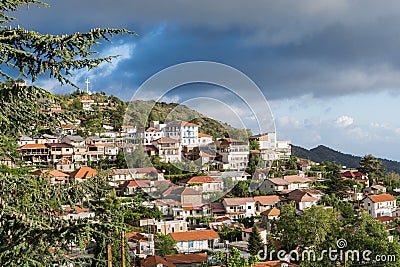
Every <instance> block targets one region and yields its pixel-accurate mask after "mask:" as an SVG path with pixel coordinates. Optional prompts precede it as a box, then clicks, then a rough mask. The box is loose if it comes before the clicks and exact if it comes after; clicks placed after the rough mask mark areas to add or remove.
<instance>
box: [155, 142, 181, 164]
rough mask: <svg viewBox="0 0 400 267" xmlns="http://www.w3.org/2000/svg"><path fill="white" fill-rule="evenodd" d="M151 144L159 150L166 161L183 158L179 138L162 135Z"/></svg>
mask: <svg viewBox="0 0 400 267" xmlns="http://www.w3.org/2000/svg"><path fill="white" fill-rule="evenodd" d="M151 144H152V145H153V146H154V147H155V148H156V149H157V150H158V155H159V156H160V159H161V160H162V161H164V162H176V161H180V160H181V146H180V143H179V141H178V140H176V139H173V138H169V137H162V138H160V139H157V140H154V141H152V142H151Z"/></svg>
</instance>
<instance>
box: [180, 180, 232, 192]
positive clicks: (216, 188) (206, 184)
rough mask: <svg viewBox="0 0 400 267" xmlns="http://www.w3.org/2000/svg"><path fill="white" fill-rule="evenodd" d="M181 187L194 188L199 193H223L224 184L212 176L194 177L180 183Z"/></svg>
mask: <svg viewBox="0 0 400 267" xmlns="http://www.w3.org/2000/svg"><path fill="white" fill-rule="evenodd" d="M179 184H181V185H187V186H190V187H193V188H194V189H195V190H197V191H199V192H203V193H204V192H222V190H223V186H224V183H223V181H222V180H218V179H215V178H213V177H210V176H193V177H190V178H187V179H183V180H180V181H179Z"/></svg>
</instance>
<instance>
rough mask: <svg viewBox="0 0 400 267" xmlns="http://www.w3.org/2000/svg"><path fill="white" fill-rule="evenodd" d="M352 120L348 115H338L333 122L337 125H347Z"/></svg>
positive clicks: (351, 122) (350, 123)
mask: <svg viewBox="0 0 400 267" xmlns="http://www.w3.org/2000/svg"><path fill="white" fill-rule="evenodd" d="M353 122H354V119H353V118H352V117H349V116H345V115H344V116H340V117H338V118H337V119H336V120H335V123H336V125H337V126H339V127H349V126H350V125H352V124H353Z"/></svg>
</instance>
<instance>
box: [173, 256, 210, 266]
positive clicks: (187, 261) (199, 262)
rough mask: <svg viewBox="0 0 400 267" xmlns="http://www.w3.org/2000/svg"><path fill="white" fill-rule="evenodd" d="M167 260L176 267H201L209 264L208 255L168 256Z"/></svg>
mask: <svg viewBox="0 0 400 267" xmlns="http://www.w3.org/2000/svg"><path fill="white" fill-rule="evenodd" d="M165 259H166V260H167V261H168V262H169V263H172V264H175V265H176V267H187V266H190V267H192V266H193V267H200V266H203V264H205V263H206V262H207V254H206V253H196V254H174V255H167V256H165Z"/></svg>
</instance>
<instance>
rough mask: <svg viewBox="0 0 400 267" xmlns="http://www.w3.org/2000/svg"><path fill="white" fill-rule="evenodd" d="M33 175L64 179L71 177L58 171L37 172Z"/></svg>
mask: <svg viewBox="0 0 400 267" xmlns="http://www.w3.org/2000/svg"><path fill="white" fill-rule="evenodd" d="M32 174H33V175H38V176H40V177H64V178H66V177H69V175H68V174H66V173H63V172H60V171H58V170H45V171H42V170H37V171H34V172H32Z"/></svg>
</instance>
